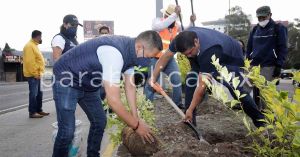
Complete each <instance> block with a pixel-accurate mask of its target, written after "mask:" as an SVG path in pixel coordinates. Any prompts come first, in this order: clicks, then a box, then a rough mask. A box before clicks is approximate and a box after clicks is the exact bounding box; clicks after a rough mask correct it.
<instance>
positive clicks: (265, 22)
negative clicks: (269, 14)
mask: <svg viewBox="0 0 300 157" xmlns="http://www.w3.org/2000/svg"><path fill="white" fill-rule="evenodd" d="M269 21H270V20H264V21H261V22H258V24H259V25H260V26H261V27H263V28H264V27H266V25H267V24H268V23H269Z"/></svg>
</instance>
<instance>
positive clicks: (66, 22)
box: [51, 14, 82, 61]
mask: <svg viewBox="0 0 300 157" xmlns="http://www.w3.org/2000/svg"><path fill="white" fill-rule="evenodd" d="M78 25H79V26H81V27H82V24H80V23H79V22H78V19H77V17H76V16H75V15H72V14H69V15H66V16H65V17H64V19H63V24H62V25H61V26H60V33H58V34H56V35H55V36H54V38H53V39H52V43H51V47H52V50H53V59H54V61H57V60H58V59H59V58H60V56H61V55H63V54H64V53H65V52H67V51H68V50H69V49H71V48H73V47H75V46H76V45H78V41H77V36H76V35H77V27H78Z"/></svg>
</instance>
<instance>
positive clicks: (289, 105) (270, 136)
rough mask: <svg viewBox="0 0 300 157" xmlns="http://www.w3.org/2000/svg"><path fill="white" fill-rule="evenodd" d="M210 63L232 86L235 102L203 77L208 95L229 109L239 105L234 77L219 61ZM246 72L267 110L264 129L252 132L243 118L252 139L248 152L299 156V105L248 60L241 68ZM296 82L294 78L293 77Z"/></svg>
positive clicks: (259, 154) (236, 81) (219, 87)
mask: <svg viewBox="0 0 300 157" xmlns="http://www.w3.org/2000/svg"><path fill="white" fill-rule="evenodd" d="M212 64H213V65H214V66H215V67H216V69H217V71H218V72H219V73H220V76H221V77H220V78H219V79H223V81H226V82H229V81H231V82H232V84H233V87H234V93H235V94H236V96H237V97H238V100H231V101H230V100H228V96H227V93H226V92H225V91H224V89H222V88H223V87H221V85H217V84H212V83H211V82H210V81H208V79H207V78H205V77H204V82H205V83H206V84H207V85H208V88H210V89H211V90H212V96H213V97H215V98H216V99H218V100H220V101H222V102H223V104H230V107H232V106H234V105H236V104H238V103H240V102H239V99H240V98H242V97H243V96H244V95H240V92H238V90H237V85H239V82H240V81H239V79H238V78H232V74H231V73H229V72H228V70H227V68H226V67H223V66H221V65H220V64H219V59H217V58H216V57H215V56H213V57H212ZM243 68H244V70H245V72H246V73H247V75H246V76H247V77H248V78H250V79H251V81H252V82H253V84H254V85H255V86H256V87H257V88H259V90H260V93H261V98H262V100H264V101H265V103H266V105H267V108H266V109H265V110H264V115H265V119H264V120H262V121H264V122H265V123H266V125H265V127H260V128H259V129H253V128H252V127H250V123H249V121H248V120H247V119H246V117H244V118H243V121H244V124H245V126H246V127H247V129H248V130H249V135H250V136H251V137H252V139H253V143H252V145H251V147H250V149H252V150H253V152H254V153H255V154H256V155H257V156H288V157H290V156H291V157H292V156H295V157H299V156H300V122H299V121H300V104H299V102H293V101H290V100H289V99H288V93H287V92H285V91H277V89H276V85H275V84H276V82H277V80H274V81H272V82H268V81H266V79H265V78H264V77H263V76H261V75H260V67H259V66H254V67H251V66H250V61H248V60H246V61H245V67H243ZM296 79H297V78H296Z"/></svg>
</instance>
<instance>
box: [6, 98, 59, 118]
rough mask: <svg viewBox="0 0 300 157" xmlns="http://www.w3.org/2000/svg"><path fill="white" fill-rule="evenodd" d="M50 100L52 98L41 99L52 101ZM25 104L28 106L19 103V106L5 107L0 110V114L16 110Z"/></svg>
mask: <svg viewBox="0 0 300 157" xmlns="http://www.w3.org/2000/svg"><path fill="white" fill-rule="evenodd" d="M52 100H53V98H46V99H43V102H48V101H52ZM27 106H28V104H24V105H19V106H15V107H11V108H8V109H5V110H1V111H0V115H1V114H4V113H8V112H12V111H16V110H19V109H22V108H25V107H27Z"/></svg>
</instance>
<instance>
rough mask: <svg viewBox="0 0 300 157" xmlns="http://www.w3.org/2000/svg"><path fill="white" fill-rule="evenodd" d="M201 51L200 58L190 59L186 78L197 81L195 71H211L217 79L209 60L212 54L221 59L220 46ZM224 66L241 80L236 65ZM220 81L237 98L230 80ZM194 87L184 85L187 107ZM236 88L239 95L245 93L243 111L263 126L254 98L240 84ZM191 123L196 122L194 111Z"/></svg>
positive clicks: (255, 123) (254, 121)
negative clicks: (189, 68)
mask: <svg viewBox="0 0 300 157" xmlns="http://www.w3.org/2000/svg"><path fill="white" fill-rule="evenodd" d="M202 53H203V54H202V55H201V58H194V59H190V63H191V66H192V70H191V73H190V74H189V75H187V79H186V80H190V81H197V78H198V75H197V73H199V72H206V73H211V74H212V76H213V77H214V78H215V79H216V80H218V79H217V77H218V76H219V74H218V72H217V71H216V69H215V67H214V66H213V65H212V64H211V63H210V62H211V56H212V55H216V56H217V57H218V58H221V59H222V53H223V50H222V48H221V47H212V48H210V49H208V50H206V51H204V52H202ZM220 63H221V65H222V62H221V61H220ZM224 65H225V64H223V66H224ZM226 67H227V69H228V71H229V72H234V74H235V76H238V77H239V78H240V81H241V82H243V77H242V76H241V74H240V68H239V67H238V66H232V65H226ZM196 77H197V78H196ZM218 81H219V80H218ZM186 83H187V82H186ZM221 83H222V84H223V85H224V86H225V87H226V88H228V90H229V91H230V94H231V95H232V96H233V98H235V99H237V97H236V96H235V94H234V91H233V89H234V88H233V86H232V84H231V82H229V83H227V82H225V81H222V82H221ZM195 89H196V84H195V86H186V90H185V91H186V97H185V105H186V107H187V108H188V107H189V106H190V104H191V102H192V99H193V94H194V92H195ZM238 90H239V91H240V92H241V95H242V94H246V96H245V97H243V98H241V99H240V101H241V103H242V105H243V109H244V111H245V113H246V114H247V115H248V116H249V117H250V118H251V119H252V121H253V123H254V125H255V126H256V127H260V126H263V125H264V123H263V122H260V121H259V120H260V119H264V115H263V114H262V113H261V112H260V111H259V110H258V108H257V105H256V104H255V102H254V100H253V99H252V98H251V96H250V95H249V93H247V92H246V90H244V89H243V87H242V86H239V87H238ZM193 123H194V124H196V120H195V112H194V113H193Z"/></svg>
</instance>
